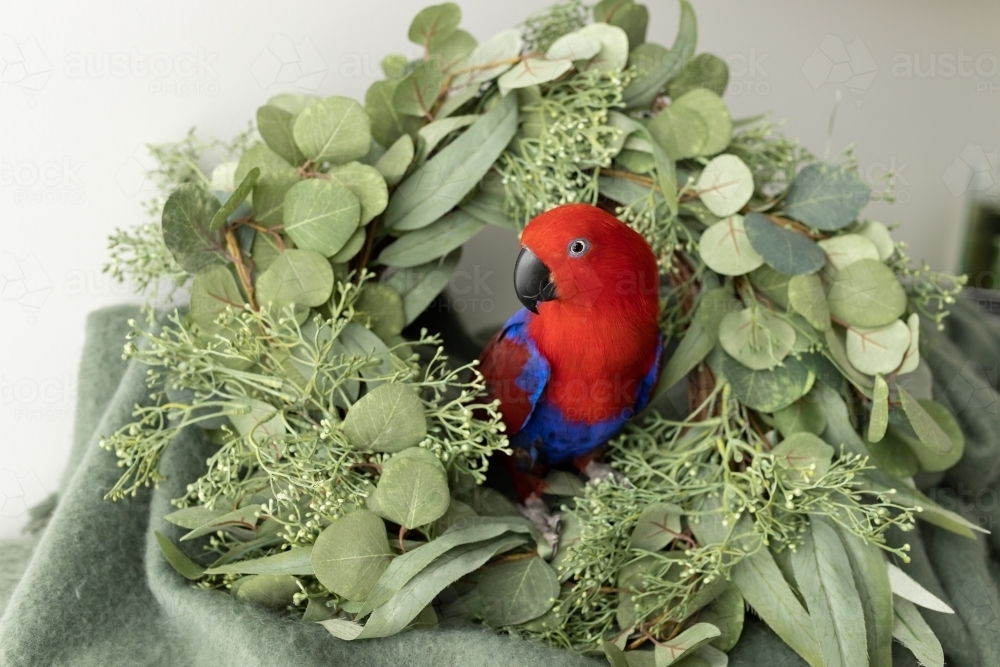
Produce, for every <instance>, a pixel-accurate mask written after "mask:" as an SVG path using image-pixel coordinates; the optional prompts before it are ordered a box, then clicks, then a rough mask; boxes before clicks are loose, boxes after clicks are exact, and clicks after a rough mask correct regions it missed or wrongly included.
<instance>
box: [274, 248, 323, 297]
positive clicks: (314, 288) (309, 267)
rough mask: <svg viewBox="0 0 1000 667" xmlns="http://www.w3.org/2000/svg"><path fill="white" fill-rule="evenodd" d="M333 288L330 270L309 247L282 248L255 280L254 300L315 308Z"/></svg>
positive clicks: (321, 258)
mask: <svg viewBox="0 0 1000 667" xmlns="http://www.w3.org/2000/svg"><path fill="white" fill-rule="evenodd" d="M332 290H333V269H332V268H330V263H329V262H328V261H326V259H325V258H324V257H323V256H322V255H320V254H319V253H318V252H314V251H312V250H285V252H283V253H281V255H279V256H278V257H277V258H276V259H275V260H274V261H273V262H271V265H270V266H269V267H267V270H266V271H264V272H263V273H262V274H261V275H260V277H259V278H258V279H257V300H258V301H259V302H260V303H262V304H266V303H273V304H274V305H276V306H279V307H284V306H289V305H292V304H295V305H298V306H308V307H311V308H312V307H316V306H318V305H320V304H322V303H325V302H326V300H327V299H329V298H330V292H331V291H332Z"/></svg>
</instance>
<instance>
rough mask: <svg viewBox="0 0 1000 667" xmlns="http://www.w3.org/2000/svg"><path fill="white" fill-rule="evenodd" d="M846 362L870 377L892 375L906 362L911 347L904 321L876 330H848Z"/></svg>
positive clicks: (908, 332) (860, 328)
mask: <svg viewBox="0 0 1000 667" xmlns="http://www.w3.org/2000/svg"><path fill="white" fill-rule="evenodd" d="M846 343H847V359H848V360H849V361H850V362H851V365H852V366H854V367H855V368H857V369H858V370H859V371H861V372H862V373H865V374H867V375H876V374H879V373H891V372H893V371H894V370H896V369H897V368H899V365H900V364H901V363H902V362H903V355H904V354H906V350H907V348H908V347H909V346H910V329H909V328H908V327H907V326H906V324H904V323H903V322H902V321H901V320H895V321H894V322H893V323H892V324H889V325H888V326H884V327H879V328H877V329H865V328H862V327H851V328H849V329H848V330H847V341H846Z"/></svg>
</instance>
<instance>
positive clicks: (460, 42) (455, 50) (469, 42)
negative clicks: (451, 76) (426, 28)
mask: <svg viewBox="0 0 1000 667" xmlns="http://www.w3.org/2000/svg"><path fill="white" fill-rule="evenodd" d="M476 44H477V42H476V38H475V37H473V36H472V35H470V34H469V33H467V32H466V31H464V30H461V29H459V30H454V31H452V33H451V34H450V35H448V36H447V37H445V38H444V39H441V40H438V41H436V42H435V43H434V44H433V45H432V47H431V49H430V51H429V53H430V55H431V56H433V59H434V60H437V61H438V64H439V65H440V67H441V70H442V71H444V72H449V73H451V72H453V71H455V70H456V68H457V67H458V66H459V65H460V64H461V63H462V62H463V61H464V60H465V58H466V57H467V56H468V55H469V54H470V53H472V51H473V49H475V48H476Z"/></svg>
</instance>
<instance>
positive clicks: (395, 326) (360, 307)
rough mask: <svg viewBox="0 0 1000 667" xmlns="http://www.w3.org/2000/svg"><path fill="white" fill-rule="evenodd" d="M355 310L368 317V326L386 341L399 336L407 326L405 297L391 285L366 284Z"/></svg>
mask: <svg viewBox="0 0 1000 667" xmlns="http://www.w3.org/2000/svg"><path fill="white" fill-rule="evenodd" d="M354 309H355V310H356V311H358V312H359V313H364V314H365V315H367V316H368V326H369V327H370V328H371V330H372V331H373V332H374V333H375V335H376V336H378V337H379V338H381V339H382V340H385V341H388V340H389V339H390V338H392V337H394V336H398V335H399V333H400V332H401V331H402V330H403V327H404V326H406V316H405V315H404V313H403V297H402V296H401V295H400V294H399V292H397V291H396V290H395V289H393V288H392V287H391V286H390V285H386V284H383V283H366V284H365V285H364V286H362V288H361V293H360V294H359V295H358V300H357V301H356V302H355V303H354Z"/></svg>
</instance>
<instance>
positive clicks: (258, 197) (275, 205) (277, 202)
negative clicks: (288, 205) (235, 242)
mask: <svg viewBox="0 0 1000 667" xmlns="http://www.w3.org/2000/svg"><path fill="white" fill-rule="evenodd" d="M301 180H302V179H300V178H299V175H298V174H297V173H295V170H294V169H291V170H289V171H288V172H286V173H280V174H277V173H272V174H271V175H270V176H268V177H266V178H261V179H259V180H258V181H257V183H256V185H254V188H253V218H254V221H255V222H257V223H258V224H261V225H263V226H265V227H274V226H275V225H281V224H284V222H285V195H286V194H288V191H289V190H290V189H291V187H292V186H293V185H295V184H296V183H299V182H300V181H301Z"/></svg>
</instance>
